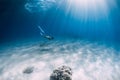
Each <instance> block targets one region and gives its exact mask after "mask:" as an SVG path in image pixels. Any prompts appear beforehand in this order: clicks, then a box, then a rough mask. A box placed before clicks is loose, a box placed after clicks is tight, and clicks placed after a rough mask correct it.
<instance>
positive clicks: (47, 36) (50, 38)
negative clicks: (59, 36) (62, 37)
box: [38, 26, 54, 40]
mask: <svg viewBox="0 0 120 80" xmlns="http://www.w3.org/2000/svg"><path fill="white" fill-rule="evenodd" d="M38 28H39V29H40V35H41V36H42V37H44V38H46V39H48V40H53V39H54V37H52V36H50V35H48V34H46V33H45V31H44V30H43V29H42V28H41V27H40V26H38Z"/></svg>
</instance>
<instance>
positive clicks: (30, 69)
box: [23, 67, 34, 74]
mask: <svg viewBox="0 0 120 80" xmlns="http://www.w3.org/2000/svg"><path fill="white" fill-rule="evenodd" d="M33 69H34V67H27V68H26V69H25V70H24V71H23V73H25V74H31V73H32V72H33Z"/></svg>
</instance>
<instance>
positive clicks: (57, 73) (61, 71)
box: [50, 66, 72, 80]
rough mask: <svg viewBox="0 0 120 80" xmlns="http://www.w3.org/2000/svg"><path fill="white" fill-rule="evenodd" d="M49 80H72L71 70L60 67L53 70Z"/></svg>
mask: <svg viewBox="0 0 120 80" xmlns="http://www.w3.org/2000/svg"><path fill="white" fill-rule="evenodd" d="M50 80H72V69H71V68H70V67H67V66H61V67H58V68H57V69H55V70H53V73H52V74H51V76H50Z"/></svg>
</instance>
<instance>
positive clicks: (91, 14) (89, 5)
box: [66, 0, 115, 19]
mask: <svg viewBox="0 0 120 80" xmlns="http://www.w3.org/2000/svg"><path fill="white" fill-rule="evenodd" d="M113 6H115V1H114V0H67V6H66V9H67V11H66V12H67V13H70V12H71V13H72V14H73V15H75V16H77V17H78V16H80V17H82V18H84V19H86V18H87V19H88V18H100V17H108V14H109V11H110V9H111V8H112V7H113Z"/></svg>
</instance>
